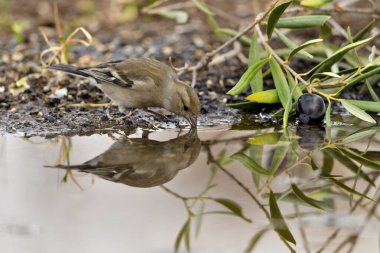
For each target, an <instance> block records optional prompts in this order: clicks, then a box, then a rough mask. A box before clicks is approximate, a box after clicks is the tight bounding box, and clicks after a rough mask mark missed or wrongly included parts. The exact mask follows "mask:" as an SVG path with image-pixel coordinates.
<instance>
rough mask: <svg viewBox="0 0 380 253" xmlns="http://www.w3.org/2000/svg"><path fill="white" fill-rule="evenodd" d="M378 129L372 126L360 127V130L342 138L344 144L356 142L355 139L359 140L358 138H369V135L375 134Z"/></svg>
mask: <svg viewBox="0 0 380 253" xmlns="http://www.w3.org/2000/svg"><path fill="white" fill-rule="evenodd" d="M376 132H377V130H376V129H374V128H372V127H370V128H366V129H360V130H359V131H357V132H355V133H353V134H350V135H349V136H347V137H345V138H344V139H343V140H342V142H341V143H342V144H348V143H351V142H355V141H358V140H362V139H364V138H367V137H370V136H373V135H374V134H376Z"/></svg>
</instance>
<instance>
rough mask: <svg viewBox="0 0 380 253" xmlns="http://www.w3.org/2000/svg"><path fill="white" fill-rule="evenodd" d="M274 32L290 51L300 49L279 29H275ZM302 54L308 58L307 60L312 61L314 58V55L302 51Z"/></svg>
mask: <svg viewBox="0 0 380 253" xmlns="http://www.w3.org/2000/svg"><path fill="white" fill-rule="evenodd" d="M274 32H275V33H276V35H277V36H278V38H279V39H280V40H281V41H282V42H283V43H284V44H285V45H286V46H287V47H288V48H290V49H292V50H294V49H295V48H297V47H298V45H297V44H296V43H295V42H293V41H292V40H291V39H289V38H288V37H286V35H285V34H284V33H282V32H281V31H280V30H278V29H275V30H274ZM299 53H300V54H302V55H303V56H305V57H307V58H310V59H312V58H313V55H311V54H309V53H308V52H306V51H304V50H301V51H300V52H299Z"/></svg>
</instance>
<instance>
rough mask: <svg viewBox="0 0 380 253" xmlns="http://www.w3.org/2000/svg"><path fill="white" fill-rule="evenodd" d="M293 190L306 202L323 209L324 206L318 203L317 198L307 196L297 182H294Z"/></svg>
mask: <svg viewBox="0 0 380 253" xmlns="http://www.w3.org/2000/svg"><path fill="white" fill-rule="evenodd" d="M292 190H293V192H294V194H295V195H296V196H297V197H298V198H299V199H300V200H302V201H304V202H305V203H307V204H309V205H310V206H313V207H315V208H318V209H321V210H323V208H322V207H321V206H320V205H319V204H318V202H317V201H316V200H315V199H312V198H309V197H308V196H306V195H305V194H304V193H303V192H302V191H301V190H300V189H299V188H298V187H297V186H296V185H295V184H292Z"/></svg>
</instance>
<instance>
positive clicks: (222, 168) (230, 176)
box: [206, 146, 295, 252]
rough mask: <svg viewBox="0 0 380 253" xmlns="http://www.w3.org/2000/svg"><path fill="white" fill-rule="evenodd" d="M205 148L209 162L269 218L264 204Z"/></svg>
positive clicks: (288, 245) (287, 244) (290, 248)
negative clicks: (238, 187)
mask: <svg viewBox="0 0 380 253" xmlns="http://www.w3.org/2000/svg"><path fill="white" fill-rule="evenodd" d="M206 150H207V154H208V161H209V162H210V163H213V164H214V165H215V166H216V167H217V168H218V169H220V170H221V171H223V172H224V173H225V174H226V175H227V176H228V177H229V178H231V179H232V180H233V181H234V182H235V183H236V184H238V185H239V186H240V188H242V189H243V190H244V191H245V192H246V193H247V194H248V195H249V196H250V197H251V199H252V200H253V201H254V202H255V203H256V204H257V206H258V207H259V208H260V209H261V210H262V211H263V212H264V214H265V216H266V217H267V218H268V220H271V216H270V214H269V212H268V210H267V209H265V207H264V205H263V204H261V203H260V201H259V200H258V199H257V198H256V197H255V195H253V193H252V192H251V191H250V190H249V189H248V187H246V186H245V185H244V184H243V183H242V182H241V181H240V180H239V179H237V178H236V177H235V176H234V175H233V174H232V173H231V172H229V171H228V170H227V169H225V168H224V167H223V165H221V164H220V163H219V162H218V161H217V160H215V158H214V156H213V155H212V153H211V149H210V147H209V146H206ZM280 239H281V241H283V242H284V244H285V245H286V247H288V249H289V250H290V251H291V252H295V251H294V249H293V248H292V246H290V244H289V243H288V242H287V241H286V240H284V239H283V238H282V237H280Z"/></svg>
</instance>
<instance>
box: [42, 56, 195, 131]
mask: <svg viewBox="0 0 380 253" xmlns="http://www.w3.org/2000/svg"><path fill="white" fill-rule="evenodd" d="M48 68H49V69H53V70H59V71H63V72H66V73H69V74H72V75H76V76H81V77H85V78H88V79H89V80H90V83H92V84H93V85H95V86H97V87H98V88H99V89H101V90H102V91H103V92H104V93H105V94H106V95H107V96H108V97H109V98H110V99H111V100H112V101H113V102H115V103H116V104H117V105H118V106H119V110H120V111H121V112H123V111H124V110H125V109H126V108H130V109H137V108H139V109H144V110H146V111H149V110H148V107H161V108H165V109H166V110H168V111H170V112H173V113H175V114H177V115H179V116H182V117H185V118H186V119H187V120H188V121H189V123H190V124H191V127H196V126H197V116H198V114H199V112H200V109H201V106H200V102H199V98H198V96H197V94H196V92H195V91H194V89H193V88H192V87H190V86H189V85H187V84H186V83H185V82H183V81H181V80H179V79H178V77H177V74H176V73H175V71H174V70H173V69H172V68H171V67H169V66H168V65H166V64H164V63H161V62H159V61H157V60H154V59H149V58H131V59H127V60H120V61H111V62H107V63H103V64H100V65H97V66H95V67H89V68H79V67H76V66H73V65H65V64H57V65H52V66H49V67H48Z"/></svg>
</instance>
